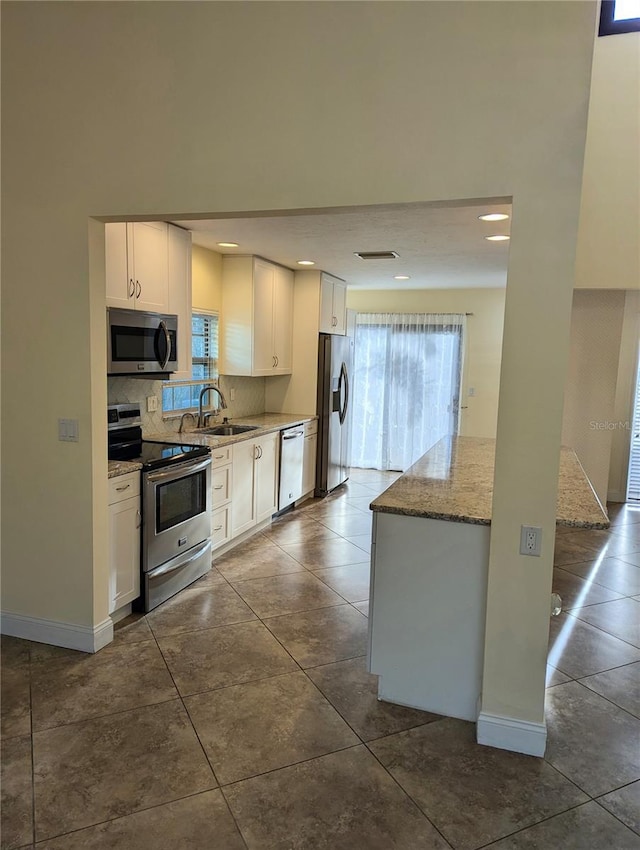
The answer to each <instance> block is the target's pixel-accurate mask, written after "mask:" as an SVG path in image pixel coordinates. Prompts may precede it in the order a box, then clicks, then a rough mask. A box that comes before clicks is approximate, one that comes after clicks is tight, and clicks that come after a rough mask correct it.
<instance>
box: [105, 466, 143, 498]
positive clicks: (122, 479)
mask: <svg viewBox="0 0 640 850" xmlns="http://www.w3.org/2000/svg"><path fill="white" fill-rule="evenodd" d="M139 495H140V473H139V472H127V474H126V475H118V477H117V478H110V479H109V498H108V504H110V505H115V504H117V503H118V502H122V501H123V499H130V498H131V497H132V496H139Z"/></svg>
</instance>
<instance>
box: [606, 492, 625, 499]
mask: <svg viewBox="0 0 640 850" xmlns="http://www.w3.org/2000/svg"><path fill="white" fill-rule="evenodd" d="M626 500H627V494H626V493H625V492H623V491H622V490H610V491H609V492H608V493H607V502H626Z"/></svg>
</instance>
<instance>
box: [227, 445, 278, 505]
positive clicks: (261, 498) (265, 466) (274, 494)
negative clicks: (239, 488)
mask: <svg viewBox="0 0 640 850" xmlns="http://www.w3.org/2000/svg"><path fill="white" fill-rule="evenodd" d="M255 445H256V448H257V449H258V452H257V458H256V461H255V469H256V471H255V504H256V522H261V521H262V520H263V519H267V517H270V516H272V515H273V514H274V513H275V512H276V511H277V510H278V446H279V445H280V433H279V432H278V433H276V434H266V435H265V436H264V437H261V438H260V439H259V440H256V442H255ZM234 486H235V485H234ZM235 492H236V491H235V489H234V494H235ZM234 498H235V497H234Z"/></svg>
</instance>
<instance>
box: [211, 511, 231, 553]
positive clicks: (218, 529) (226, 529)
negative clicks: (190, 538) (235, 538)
mask: <svg viewBox="0 0 640 850" xmlns="http://www.w3.org/2000/svg"><path fill="white" fill-rule="evenodd" d="M229 510H230V509H229V506H227V507H226V508H221V509H220V510H219V511H214V512H213V513H212V514H211V548H212V549H216V548H217V547H218V546H222V544H223V543H226V542H227V540H229V539H230V538H231V521H230V520H231V517H230V516H229Z"/></svg>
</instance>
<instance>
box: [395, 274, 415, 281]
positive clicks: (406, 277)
mask: <svg viewBox="0 0 640 850" xmlns="http://www.w3.org/2000/svg"><path fill="white" fill-rule="evenodd" d="M393 279H394V280H411V275H408V274H394V276H393Z"/></svg>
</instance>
